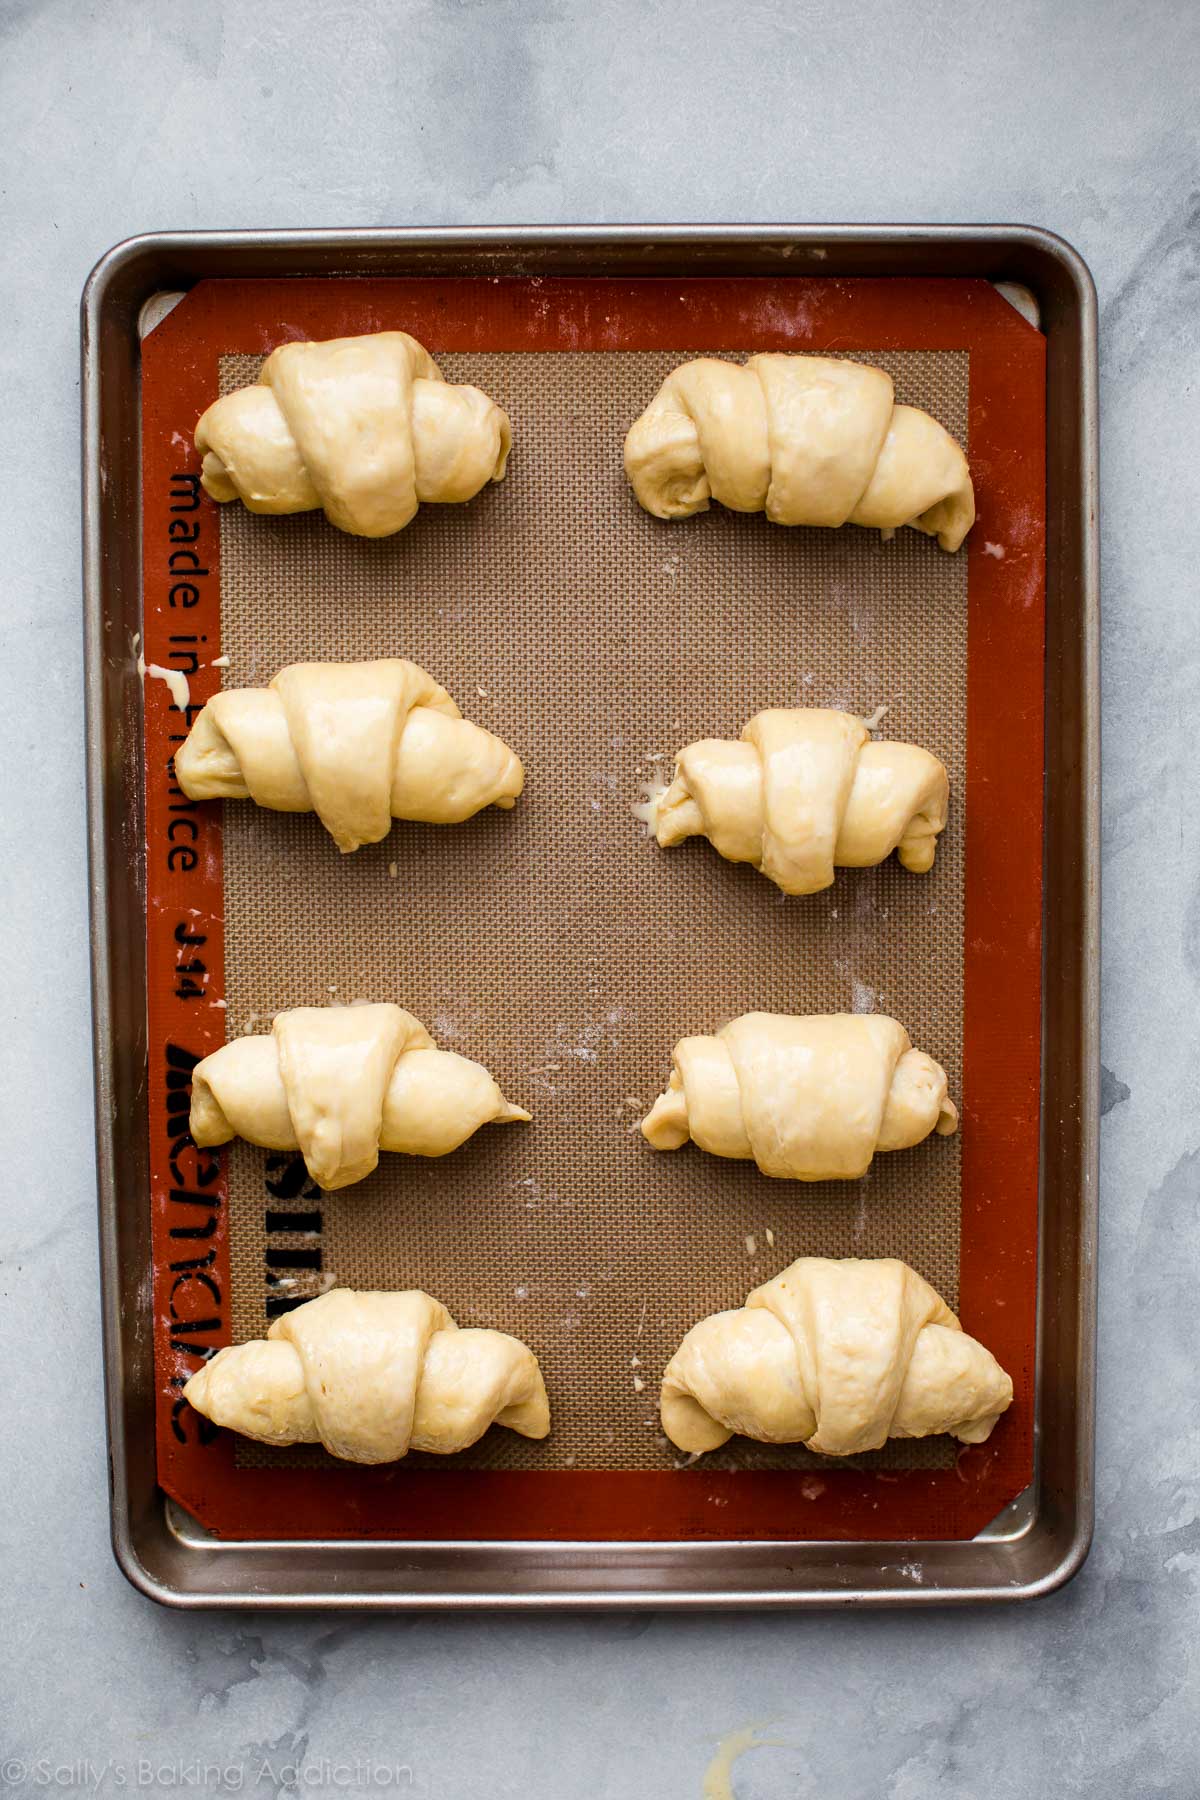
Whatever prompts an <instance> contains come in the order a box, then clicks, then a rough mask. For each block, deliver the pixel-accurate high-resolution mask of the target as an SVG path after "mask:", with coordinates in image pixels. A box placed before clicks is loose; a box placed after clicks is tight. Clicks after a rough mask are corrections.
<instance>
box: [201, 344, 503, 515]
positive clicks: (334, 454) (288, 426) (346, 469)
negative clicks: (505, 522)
mask: <svg viewBox="0 0 1200 1800" xmlns="http://www.w3.org/2000/svg"><path fill="white" fill-rule="evenodd" d="M511 441H512V432H511V429H510V427H509V423H508V415H507V414H506V413H505V412H504V411H503V410H502V409H501V408H500V407H499V406H497V405H496V403H495V401H493V400H489V399H488V397H487V395H486V394H482V393H480V391H479V389H478V388H474V387H457V386H452V385H451V384H450V383H449V382H447V381H446V380H445V379H444V378H443V376H442V372H441V370H440V369H439V368H438V366H437V364H436V363H435V362H434V360H433V358H432V357H431V356H430V354H429V352H428V350H426V349H425V348H424V347H423V346H422V345H421V344H418V342H417V340H416V338H412V337H409V335H408V333H407V332H405V331H377V332H375V333H374V334H373V335H371V336H368V337H351V338H332V339H331V340H330V341H329V342H327V343H323V344H303V343H298V344H281V345H280V346H279V348H278V349H277V350H274V351H272V353H271V355H270V356H268V358H267V360H266V362H265V363H264V364H263V366H262V372H261V374H260V375H259V377H258V381H257V382H256V383H255V384H254V385H253V386H252V387H244V388H239V389H238V390H237V392H236V393H233V394H226V395H225V396H224V398H223V399H221V400H215V401H214V402H213V404H212V405H211V406H210V407H209V408H208V411H207V412H206V413H204V414H203V415H202V417H201V419H200V422H199V424H198V425H197V426H196V448H197V450H198V451H199V452H200V454H201V456H202V457H203V458H204V464H203V469H202V473H201V477H200V479H201V481H202V482H203V483H204V487H205V489H206V490H207V492H208V493H210V494H211V495H212V497H213V499H214V500H238V499H240V500H242V501H244V502H245V504H246V506H248V507H249V509H250V511H251V512H256V513H297V512H311V511H313V509H314V508H316V507H318V506H319V507H322V508H323V509H324V512H325V517H326V518H327V519H328V520H329V522H330V524H331V525H336V526H338V527H339V529H340V530H342V531H350V532H353V533H354V534H355V535H356V536H357V537H387V536H389V535H390V533H392V532H393V531H399V530H401V528H402V527H403V526H405V525H407V524H408V522H409V520H410V519H411V518H412V517H413V515H414V513H415V512H416V510H417V507H418V505H419V503H420V502H421V501H422V500H470V499H472V498H473V496H474V495H476V494H477V493H478V492H479V490H480V488H482V487H484V486H485V485H486V483H487V482H489V481H503V479H504V465H505V462H506V460H507V457H508V450H509V445H510V443H511Z"/></svg>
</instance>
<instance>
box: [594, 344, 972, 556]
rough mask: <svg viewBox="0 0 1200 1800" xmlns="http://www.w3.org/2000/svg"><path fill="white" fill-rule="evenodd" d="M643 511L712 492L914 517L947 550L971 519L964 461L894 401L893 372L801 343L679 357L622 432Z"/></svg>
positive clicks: (749, 506)
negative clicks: (788, 350)
mask: <svg viewBox="0 0 1200 1800" xmlns="http://www.w3.org/2000/svg"><path fill="white" fill-rule="evenodd" d="M625 472H626V474H627V475H628V477H629V479H630V481H631V482H632V484H633V489H634V492H635V493H636V495H637V497H638V499H639V500H640V501H641V503H642V505H643V506H644V507H645V508H646V511H647V512H651V513H653V514H654V515H655V516H656V518H659V519H683V518H688V517H689V516H690V515H691V514H692V513H698V512H704V511H705V510H706V508H707V506H708V503H709V500H710V499H712V500H719V501H720V502H721V504H722V506H728V507H730V508H731V509H732V510H733V511H734V512H763V511H764V510H765V512H766V515H767V517H768V519H771V520H773V521H774V523H775V524H776V525H846V524H850V525H872V526H876V527H878V528H879V529H880V530H884V531H894V530H895V529H896V528H897V527H899V526H901V525H914V526H915V527H916V528H917V530H918V531H923V532H925V533H927V535H928V536H930V537H936V538H937V540H938V542H939V544H940V545H941V546H942V549H943V550H957V549H958V547H959V545H960V544H961V543H962V541H963V539H964V538H965V537H966V535H967V532H968V531H969V530H970V529H971V526H972V525H973V524H974V522H975V493H974V489H973V487H972V485H971V476H970V472H969V471H968V469H967V459H966V457H965V456H964V455H963V453H962V450H961V449H960V448H959V446H958V445H957V444H956V443H955V441H954V439H953V438H952V437H951V436H950V433H949V432H948V431H947V430H946V429H945V427H944V426H942V425H939V423H938V421H937V420H936V419H933V418H931V417H930V416H929V414H928V413H926V412H922V411H921V410H920V409H919V408H918V407H915V406H898V405H897V404H896V402H895V395H894V390H893V388H892V380H891V376H890V375H886V374H885V373H884V371H883V370H882V369H876V368H872V367H871V366H870V365H869V364H867V363H856V362H846V361H843V360H841V359H840V358H836V357H829V356H806V355H765V356H752V357H750V358H749V360H748V361H747V362H745V363H731V362H721V361H719V360H718V359H717V358H715V357H711V356H702V357H699V358H697V359H696V361H694V362H687V363H681V364H680V366H679V367H678V368H677V369H673V370H672V372H671V373H670V374H669V375H668V376H667V378H666V380H665V381H664V382H663V384H662V386H661V387H660V388H659V390H658V393H657V394H656V395H655V397H654V399H653V400H652V401H651V402H650V405H649V406H648V407H647V408H646V410H645V412H644V413H643V414H642V416H641V418H640V419H638V420H637V422H636V423H635V424H634V425H633V426H632V428H631V429H630V432H629V435H628V436H627V437H626V439H625Z"/></svg>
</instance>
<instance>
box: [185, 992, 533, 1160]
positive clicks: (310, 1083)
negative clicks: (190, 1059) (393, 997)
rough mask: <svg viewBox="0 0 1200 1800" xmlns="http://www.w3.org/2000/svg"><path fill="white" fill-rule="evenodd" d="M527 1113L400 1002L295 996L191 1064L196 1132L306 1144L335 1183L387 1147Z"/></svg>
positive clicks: (221, 1139)
mask: <svg viewBox="0 0 1200 1800" xmlns="http://www.w3.org/2000/svg"><path fill="white" fill-rule="evenodd" d="M528 1118H529V1114H528V1113H527V1112H525V1111H524V1110H523V1108H521V1107H519V1106H510V1105H509V1103H508V1101H507V1100H506V1099H505V1098H504V1095H503V1094H502V1093H501V1092H500V1089H499V1088H498V1087H497V1085H496V1083H495V1082H494V1081H493V1079H492V1077H491V1076H490V1075H489V1074H488V1072H487V1070H486V1069H485V1068H484V1067H483V1065H482V1064H481V1063H477V1062H471V1061H469V1060H468V1058H467V1057H465V1056H457V1055H456V1054H455V1053H454V1051H452V1050H439V1049H438V1048H437V1045H436V1044H435V1043H434V1041H433V1039H432V1038H431V1037H430V1035H429V1033H428V1032H427V1031H426V1029H425V1027H424V1026H423V1025H422V1024H421V1022H420V1020H419V1019H414V1018H413V1016H412V1014H411V1013H408V1012H405V1011H404V1009H403V1008H402V1007H399V1006H359V1005H355V1006H299V1007H296V1008H295V1009H294V1010H293V1011H292V1012H281V1013H277V1014H276V1015H275V1021H274V1024H273V1025H272V1027H271V1035H270V1037H265V1036H261V1035H260V1036H257V1037H250V1036H247V1037H239V1038H232V1039H231V1040H230V1042H229V1043H227V1044H224V1045H222V1047H221V1049H219V1050H214V1051H213V1053H212V1055H211V1056H206V1057H204V1058H203V1060H202V1061H201V1062H198V1063H197V1064H196V1067H195V1068H194V1069H193V1070H192V1109H191V1120H190V1130H191V1135H192V1138H193V1141H194V1142H195V1143H197V1144H200V1145H209V1144H227V1143H229V1141H230V1139H231V1138H235V1137H241V1138H246V1139H247V1140H248V1141H249V1142H250V1143H252V1144H261V1145H262V1146H263V1147H264V1148H265V1149H267V1150H297V1149H298V1150H301V1151H302V1152H303V1154H304V1161H305V1165H306V1167H307V1169H308V1172H309V1174H310V1175H311V1176H312V1178H313V1180H314V1181H315V1182H317V1183H318V1184H319V1185H320V1186H321V1187H323V1188H326V1189H331V1190H332V1189H335V1188H343V1187H349V1186H350V1184H351V1183H352V1182H355V1181H361V1180H362V1179H363V1177H364V1176H365V1175H369V1174H370V1173H371V1171H372V1169H374V1167H375V1166H376V1164H377V1163H378V1161H379V1152H380V1151H381V1150H398V1151H402V1152H403V1153H404V1154H405V1155H407V1156H445V1155H446V1154H447V1153H448V1152H449V1151H451V1150H457V1149H458V1147H459V1145H460V1144H464V1143H465V1142H466V1141H467V1139H468V1138H469V1137H471V1136H473V1134H474V1133H475V1132H476V1131H478V1130H479V1127H480V1126H481V1125H489V1124H500V1125H506V1124H508V1123H509V1122H510V1121H511V1120H514V1119H528Z"/></svg>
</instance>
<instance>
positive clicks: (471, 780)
mask: <svg viewBox="0 0 1200 1800" xmlns="http://www.w3.org/2000/svg"><path fill="white" fill-rule="evenodd" d="M175 773H176V775H177V776H178V778H179V785H180V787H181V788H182V789H183V791H184V793H185V794H187V795H188V797H189V799H192V800H253V801H255V802H256V803H257V805H259V806H265V807H268V808H270V810H272V811H273V812H315V813H316V814H317V816H318V817H319V819H320V821H321V823H322V825H324V827H325V829H326V831H328V832H329V834H330V836H331V837H332V838H333V840H334V842H335V843H336V844H337V847H338V849H339V850H342V851H344V852H348V851H351V850H357V849H358V848H359V847H360V846H361V845H363V844H376V843H378V842H379V840H380V839H381V838H384V837H386V836H387V834H388V832H389V831H390V830H391V827H392V820H393V819H420V820H424V821H425V822H426V823H428V824H433V825H456V824H459V823H460V822H461V821H462V820H463V819H470V818H472V817H473V816H474V814H475V813H477V812H479V811H481V810H482V808H483V807H485V806H499V807H511V806H512V805H513V804H514V803H515V801H516V799H517V796H518V795H519V794H520V792H521V789H522V787H523V786H524V781H525V771H524V770H523V768H522V767H521V763H520V761H519V759H518V758H517V757H516V756H515V755H514V754H513V752H512V751H511V750H510V749H509V747H508V745H507V744H505V743H502V742H501V740H500V739H499V738H498V737H493V736H492V733H491V732H490V731H485V730H484V729H483V728H482V726H479V725H473V724H471V722H470V721H469V720H468V719H464V718H463V716H462V714H461V713H460V712H459V710H458V707H457V706H456V705H455V703H454V701H453V700H452V699H451V698H450V696H449V694H448V693H447V692H446V690H445V688H444V687H442V686H441V685H440V684H439V683H438V682H436V681H435V680H434V679H433V677H432V675H428V674H426V672H425V670H424V669H422V668H418V666H417V664H416V663H412V662H407V661H405V660H404V659H403V658H398V657H397V658H388V659H384V660H381V661H379V662H357V663H294V664H292V666H291V667H290V668H287V669H281V670H280V672H279V674H278V675H276V677H275V679H274V681H272V683H271V685H270V687H266V688H225V689H224V690H223V691H222V692H221V693H219V694H214V695H213V697H212V699H211V700H210V701H209V702H208V704H207V705H206V706H205V707H204V708H203V710H202V711H201V713H200V715H199V717H198V718H197V720H196V722H195V724H194V725H193V726H192V729H191V731H190V732H189V733H188V736H187V741H186V742H185V743H184V744H182V745H181V746H180V748H179V750H178V752H177V753H176V757H175Z"/></svg>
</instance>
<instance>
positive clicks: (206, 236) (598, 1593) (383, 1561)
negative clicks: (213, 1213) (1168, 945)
mask: <svg viewBox="0 0 1200 1800" xmlns="http://www.w3.org/2000/svg"><path fill="white" fill-rule="evenodd" d="M772 273H778V274H783V273H787V274H789V275H796V274H802V273H811V274H819V275H820V276H823V277H864V276H865V277H887V276H910V277H912V276H942V277H944V276H966V277H973V278H976V279H978V278H983V279H986V280H990V281H992V282H994V283H996V284H1000V285H1003V286H1004V287H1005V288H1006V290H1007V291H1008V293H1009V295H1010V297H1012V298H1013V299H1014V303H1017V304H1019V305H1020V306H1021V307H1022V308H1023V309H1027V308H1029V307H1036V316H1037V320H1038V323H1039V325H1040V328H1041V330H1042V332H1043V333H1044V335H1045V340H1046V355H1047V442H1046V460H1047V537H1046V665H1045V684H1046V685H1045V717H1046V742H1045V815H1044V817H1045V862H1044V869H1043V881H1044V885H1043V893H1044V917H1043V976H1044V980H1043V995H1044V998H1043V1012H1042V1096H1041V1145H1040V1151H1041V1173H1040V1200H1039V1230H1040V1254H1039V1302H1038V1315H1039V1324H1038V1346H1037V1382H1036V1389H1037V1391H1036V1404H1035V1431H1036V1456H1035V1474H1034V1480H1033V1483H1032V1485H1031V1486H1030V1487H1029V1488H1028V1489H1027V1490H1026V1492H1025V1493H1024V1494H1023V1495H1022V1496H1020V1498H1019V1499H1018V1500H1016V1501H1014V1502H1013V1504H1012V1505H1011V1506H1009V1507H1008V1508H1006V1510H1005V1512H1004V1513H1003V1514H1001V1515H1000V1517H999V1518H998V1519H996V1520H995V1521H993V1523H992V1524H991V1525H990V1526H989V1527H988V1528H987V1529H986V1530H984V1531H983V1532H981V1533H980V1534H979V1535H978V1536H977V1537H976V1538H974V1539H972V1540H968V1541H936V1542H934V1541H930V1542H924V1543H912V1542H904V1543H894V1542H878V1543H870V1542H853V1543H845V1542H827V1541H819V1542H818V1541H809V1540H802V1539H795V1540H791V1541H780V1540H778V1539H774V1540H771V1541H767V1542H753V1543H751V1542H744V1541H734V1542H728V1541H726V1542H638V1543H628V1542H615V1543H614V1542H561V1541H555V1542H528V1541H524V1542H482V1541H480V1542H463V1541H457V1542H452V1543H433V1542H411V1541H409V1542H395V1541H378V1540H374V1541H349V1542H348V1541H345V1540H342V1541H334V1540H328V1541H325V1540H306V1541H305V1542H304V1545H303V1553H302V1554H297V1546H296V1544H295V1543H291V1542H288V1543H282V1542H279V1543H273V1542H262V1541H255V1542H246V1541H229V1540H218V1539H217V1538H216V1537H213V1536H211V1535H209V1534H208V1533H207V1532H205V1531H204V1530H203V1529H202V1528H201V1527H199V1526H198V1525H196V1523H195V1521H193V1520H191V1519H190V1518H189V1516H188V1515H187V1514H186V1513H184V1512H183V1511H182V1510H181V1509H180V1508H178V1507H176V1506H175V1505H174V1504H173V1503H172V1502H170V1501H169V1500H168V1499H167V1498H166V1496H165V1495H164V1494H163V1493H162V1491H161V1490H160V1489H159V1488H158V1486H157V1484H156V1479H155V1450H154V1391H155V1390H154V1371H153V1356H152V1334H151V1319H150V1316H149V1305H148V1300H147V1295H148V1291H149V1271H150V1256H151V1245H150V1217H149V1205H148V1165H147V1155H148V1152H147V1141H148V1097H147V1096H148V1084H147V1032H146V1002H147V994H146V965H145V945H146V901H145V891H144V873H143V867H142V854H141V850H142V840H143V786H142V767H143V762H142V754H143V743H142V708H141V692H140V684H139V682H138V678H137V676H136V673H135V670H134V666H133V660H132V658H131V657H130V656H128V655H127V654H125V648H126V646H127V645H128V644H129V642H130V640H131V639H132V637H133V635H134V634H135V633H136V632H138V631H139V630H140V627H141V593H142V588H141V579H140V574H141V536H140V534H141V526H140V520H141V432H140V413H139V364H140V353H139V346H140V341H141V335H142V334H143V332H144V331H145V330H146V329H148V328H149V325H150V324H152V323H153V322H154V320H155V319H157V318H158V317H161V316H162V314H163V312H164V311H165V310H166V308H167V307H168V306H169V304H170V302H171V298H172V297H173V296H176V295H178V294H180V293H182V292H186V291H187V290H188V289H189V288H190V287H192V286H193V285H194V284H195V283H196V282H198V281H201V280H204V279H210V278H221V277H225V278H231V277H240V278H256V277H260V278H261V277H273V278H280V277H301V276H308V277H311V276H314V275H338V276H396V275H425V276H429V275H433V276H450V275H457V276H464V275H466V276H475V277H495V276H512V275H525V276H529V275H546V276H553V275H573V276H579V275H586V276H624V277H628V276H631V275H636V276H657V277H669V278H676V277H683V276H696V275H719V276H726V277H728V276H763V275H770V274H772ZM82 358H83V384H82V385H83V520H84V597H85V607H84V628H85V645H86V660H87V749H88V800H89V847H90V861H91V910H92V941H93V1000H94V1013H95V1025H94V1030H95V1080H96V1125H97V1167H98V1187H99V1226H100V1253H101V1274H102V1285H103V1328H104V1356H105V1373H106V1391H107V1413H108V1434H109V1446H110V1450H109V1468H110V1487H111V1515H112V1535H113V1547H114V1552H115V1555H116V1557H117V1561H118V1563H119V1565H120V1567H121V1568H122V1570H123V1571H124V1573H125V1574H126V1575H127V1576H128V1578H129V1579H130V1581H131V1582H133V1583H134V1585H135V1586H137V1587H138V1588H140V1589H141V1590H142V1591H143V1592H144V1593H146V1594H148V1595H149V1596H151V1597H152V1598H154V1599H156V1600H159V1601H162V1602H164V1603H167V1604H171V1605H177V1606H212V1605H226V1606H227V1605H254V1606H268V1607H275V1608H294V1607H301V1606H361V1607H374V1608H389V1607H407V1608H424V1609H453V1610H463V1609H470V1608H481V1607H517V1608H522V1609H536V1608H559V1609H561V1608H573V1607H630V1606H652V1607H655V1608H667V1607H670V1608H689V1607H690V1608H697V1607H725V1608H734V1607H754V1608H765V1607H770V1608H784V1607H798V1606H814V1605H816V1606H820V1605H825V1606H828V1605H863V1604H882V1605H907V1606H912V1605H929V1604H945V1603H948V1602H957V1603H963V1602H969V1601H975V1600H1013V1599H1022V1598H1029V1597H1032V1596H1035V1595H1038V1594H1041V1593H1045V1592H1048V1591H1050V1590H1052V1589H1053V1588H1055V1587H1057V1586H1059V1585H1060V1584H1061V1583H1063V1582H1064V1581H1066V1580H1068V1579H1069V1578H1070V1577H1071V1576H1072V1575H1073V1574H1074V1573H1075V1572H1076V1570H1077V1569H1078V1568H1079V1567H1080V1565H1081V1564H1082V1562H1083V1560H1084V1558H1085V1556H1086V1555H1087V1551H1088V1547H1089V1543H1090V1538H1091V1530H1092V1507H1093V1503H1092V1491H1093V1469H1092V1465H1093V1437H1094V1391H1093V1389H1094V1344H1095V1292H1096V1260H1095V1259H1096V1206H1097V1186H1096V1174H1097V1166H1096V1165H1097V1141H1098V1138H1097V1127H1098V974H1099V954H1098V950H1099V885H1098V882H1099V869H1098V818H1099V571H1098V549H1097V523H1096V505H1097V414H1096V307H1095V292H1094V288H1093V285H1092V282H1091V278H1090V276H1089V274H1088V271H1087V268H1086V266H1085V265H1084V264H1083V262H1082V261H1081V260H1080V258H1079V257H1078V255H1077V254H1076V253H1075V252H1074V251H1073V250H1072V249H1071V248H1070V247H1069V246H1068V245H1066V244H1065V243H1063V242H1062V240H1060V239H1058V238H1056V237H1054V236H1052V235H1051V234H1049V233H1046V232H1043V231H1040V230H1037V229H1033V228H1029V227H1023V226H930V227H925V226H872V227H862V226H837V225H834V226H770V227H766V226H712V227H694V226H686V227H683V226H661V227H660V226H637V227H629V228H623V229H617V228H611V227H562V228H520V227H517V228H511V229H508V228H504V229H500V228H493V229H487V230H477V231H466V230H458V229H453V230H414V231H348V232H325V231H311V232H262V233H257V232H256V233H190V234H174V233H163V234H155V235H151V236H144V237H139V238H134V239H131V240H129V241H128V242H126V243H123V244H120V245H118V246H116V247H115V248H114V249H113V250H111V251H110V252H109V253H108V254H107V255H106V256H105V257H104V258H103V259H102V260H101V262H100V263H99V264H98V265H97V267H96V269H95V270H94V271H93V273H92V275H91V276H90V278H89V280H88V283H87V286H86V288H85V291H84V295H83V304H82ZM914 1571H916V1573H914Z"/></svg>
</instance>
